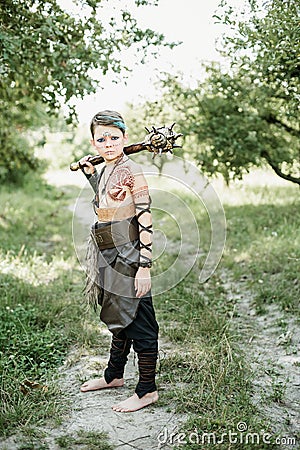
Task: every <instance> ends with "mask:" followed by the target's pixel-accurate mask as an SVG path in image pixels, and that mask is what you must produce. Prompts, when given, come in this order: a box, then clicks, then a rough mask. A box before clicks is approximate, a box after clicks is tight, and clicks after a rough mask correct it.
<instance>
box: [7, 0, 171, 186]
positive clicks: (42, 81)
mask: <svg viewBox="0 0 300 450" xmlns="http://www.w3.org/2000/svg"><path fill="white" fill-rule="evenodd" d="M148 3H149V4H150V3H151V2H150V1H145V0H132V4H133V5H136V6H140V5H147V4H148ZM154 3H155V2H154ZM111 7H112V2H108V1H105V0H102V1H101V0H100V1H97V0H77V2H76V3H75V2H74V4H73V8H72V9H71V10H65V9H63V7H62V6H60V3H59V1H57V0H3V1H2V2H1V5H0V27H1V28H0V29H1V34H0V45H1V79H0V98H1V102H0V114H1V127H0V144H1V150H0V159H1V166H2V167H1V170H0V178H1V179H2V180H3V179H4V178H5V177H6V176H7V175H10V174H11V172H12V171H14V170H15V169H16V168H18V167H20V166H23V169H24V168H25V166H26V167H29V166H31V165H32V150H30V149H29V148H28V145H26V140H25V137H24V134H25V132H26V131H27V130H28V129H30V127H32V126H39V125H41V124H42V123H45V120H46V119H47V117H48V116H49V115H50V114H58V112H59V109H60V107H61V103H62V102H64V103H66V104H69V121H70V122H71V121H74V120H75V119H76V114H75V110H74V106H72V99H74V97H83V96H84V95H85V94H88V93H91V92H94V91H95V90H96V88H97V87H98V86H99V84H100V85H101V80H100V81H99V77H101V76H104V75H105V74H107V73H108V72H113V73H120V72H121V71H122V70H125V71H126V70H129V68H128V67H123V65H122V51H124V50H126V49H128V48H130V49H135V50H136V54H137V53H138V54H139V55H140V56H139V59H140V61H141V63H142V62H143V59H144V57H145V55H146V54H147V53H149V52H151V51H152V52H153V53H155V48H156V46H159V45H170V46H172V45H173V44H166V43H165V42H164V37H163V36H162V35H161V34H157V33H155V32H153V31H152V30H150V29H146V30H142V29H141V28H139V26H138V24H137V21H136V20H135V19H134V17H133V16H132V14H130V13H129V12H128V11H127V10H126V9H125V8H123V7H122V2H121V1H120V0H115V2H114V3H113V9H112V10H111V14H110V15H109V16H108V14H107V10H108V8H111Z"/></svg>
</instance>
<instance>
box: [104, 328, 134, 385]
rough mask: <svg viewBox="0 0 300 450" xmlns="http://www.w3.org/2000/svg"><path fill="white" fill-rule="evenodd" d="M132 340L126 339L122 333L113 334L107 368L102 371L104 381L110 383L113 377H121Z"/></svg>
mask: <svg viewBox="0 0 300 450" xmlns="http://www.w3.org/2000/svg"><path fill="white" fill-rule="evenodd" d="M131 343H132V340H131V339H128V338H127V337H126V336H125V335H123V333H119V334H118V335H113V337H112V342H111V348H110V358H109V361H108V365H107V368H106V369H105V371H104V379H105V381H106V383H111V381H112V380H114V379H115V378H123V375H124V368H125V365H126V363H127V359H128V358H127V356H128V354H129V352H130V347H131Z"/></svg>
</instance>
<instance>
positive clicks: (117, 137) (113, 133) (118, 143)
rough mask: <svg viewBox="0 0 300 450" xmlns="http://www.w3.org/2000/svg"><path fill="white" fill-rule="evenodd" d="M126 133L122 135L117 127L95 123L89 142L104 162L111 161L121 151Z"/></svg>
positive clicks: (120, 153)
mask: <svg viewBox="0 0 300 450" xmlns="http://www.w3.org/2000/svg"><path fill="white" fill-rule="evenodd" d="M126 141H127V135H126V134H125V135H123V133H122V131H121V130H120V129H119V128H116V127H113V126H110V125H97V126H96V127H95V131H94V139H92V140H91V144H92V145H93V146H94V147H95V148H96V150H97V152H98V153H99V155H100V156H102V157H103V158H104V159H105V161H106V162H112V161H114V160H115V159H117V158H118V157H119V156H121V155H122V153H123V148H124V145H125V142H126Z"/></svg>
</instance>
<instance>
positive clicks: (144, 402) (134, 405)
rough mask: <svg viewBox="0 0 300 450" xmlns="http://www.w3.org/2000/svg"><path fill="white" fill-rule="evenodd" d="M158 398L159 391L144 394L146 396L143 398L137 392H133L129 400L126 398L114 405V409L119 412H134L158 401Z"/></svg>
mask: <svg viewBox="0 0 300 450" xmlns="http://www.w3.org/2000/svg"><path fill="white" fill-rule="evenodd" d="M157 400H158V393H157V391H155V392H150V393H149V394H146V395H144V397H142V398H139V397H138V396H137V394H133V395H132V396H131V397H129V398H128V399H127V400H124V401H123V402H121V403H119V404H118V405H115V406H112V409H113V410H114V411H118V412H133V411H138V410H139V409H142V408H145V406H148V405H151V404H152V403H155V402H157Z"/></svg>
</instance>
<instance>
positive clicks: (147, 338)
mask: <svg viewBox="0 0 300 450" xmlns="http://www.w3.org/2000/svg"><path fill="white" fill-rule="evenodd" d="M125 130H126V126H125V123H124V120H123V118H122V116H121V115H120V114H119V113H117V112H115V111H108V110H106V111H101V112H100V113H98V114H96V115H95V116H94V117H93V119H92V121H91V134H92V139H91V144H92V146H93V147H94V148H95V149H96V151H97V152H98V154H99V155H100V156H102V157H103V158H104V162H105V165H104V168H103V169H102V171H101V173H100V175H99V174H98V173H97V172H96V170H95V168H94V166H93V165H92V164H91V163H90V162H89V161H88V160H89V157H90V156H91V155H88V156H86V157H84V158H82V159H81V160H80V164H81V166H82V171H83V172H84V174H85V175H86V177H87V178H88V179H89V182H90V184H91V185H92V187H93V189H94V190H95V193H96V195H95V199H94V207H95V212H96V214H97V216H98V221H97V223H96V224H95V225H94V227H93V229H92V234H93V238H94V239H95V242H96V243H97V246H98V248H99V255H100V261H101V262H100V264H99V266H100V267H99V268H98V270H99V280H100V285H101V290H100V294H99V298H98V302H99V303H100V304H101V314H100V318H101V320H102V321H103V322H105V323H106V324H107V326H108V328H109V330H110V331H111V332H112V343H111V349H110V359H109V361H108V365H107V368H106V369H105V371H104V376H103V378H99V379H92V380H90V381H87V382H86V383H84V384H83V385H82V386H81V391H82V392H87V391H93V390H98V389H106V388H114V387H120V386H123V384H124V378H123V374H124V368H125V364H126V362H127V356H128V354H129V352H130V347H131V345H132V344H133V349H134V351H135V352H136V353H137V355H138V367H139V381H138V384H137V386H136V389H135V393H134V394H133V395H132V396H131V397H129V398H128V399H126V400H124V401H122V402H120V403H119V404H118V405H114V406H112V408H113V410H115V411H119V412H131V411H137V410H139V409H141V408H144V407H145V406H147V405H149V404H151V403H154V402H156V401H157V400H158V393H157V388H156V384H155V369H156V360H157V354H158V341H157V340H158V324H157V322H156V319H155V312H154V309H153V305H152V297H151V276H150V268H151V256H152V253H151V251H152V249H151V244H152V239H151V235H152V219H151V212H150V202H151V200H150V196H149V191H148V186H147V182H146V180H145V177H144V175H143V173H142V170H141V168H140V166H139V165H137V164H136V163H134V162H133V161H131V160H130V159H129V157H128V156H126V155H125V154H124V152H123V148H124V144H125V143H126V141H127V139H128V137H127V134H126V131H125Z"/></svg>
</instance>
